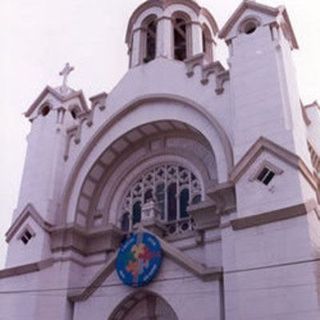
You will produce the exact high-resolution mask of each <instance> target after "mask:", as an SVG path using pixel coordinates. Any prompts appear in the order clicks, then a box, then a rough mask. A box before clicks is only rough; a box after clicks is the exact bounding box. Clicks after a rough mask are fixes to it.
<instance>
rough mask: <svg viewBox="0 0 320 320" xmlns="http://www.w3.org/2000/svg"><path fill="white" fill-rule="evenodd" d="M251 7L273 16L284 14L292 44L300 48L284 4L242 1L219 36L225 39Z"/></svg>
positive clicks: (251, 0) (250, 0)
mask: <svg viewBox="0 0 320 320" xmlns="http://www.w3.org/2000/svg"><path fill="white" fill-rule="evenodd" d="M247 9H251V10H254V11H257V12H261V13H264V14H267V15H270V16H273V17H277V16H278V15H282V16H283V18H284V20H285V22H286V23H287V25H288V28H289V30H288V31H289V33H290V36H291V41H292V46H293V48H295V49H298V48H299V45H298V42H297V39H296V37H295V34H294V31H293V28H292V25H291V22H290V19H289V16H288V13H287V10H286V8H285V7H284V6H279V7H277V8H274V7H270V6H267V5H264V4H261V3H257V2H255V1H253V0H243V1H242V3H241V4H240V5H239V6H238V8H237V9H236V10H235V12H234V13H233V14H232V16H231V17H230V18H229V19H228V21H227V22H226V23H225V25H224V26H223V27H222V29H221V30H220V32H219V38H221V39H224V38H226V36H227V35H228V33H229V32H230V31H231V29H232V28H233V26H234V25H235V24H236V23H237V21H238V20H239V19H240V17H241V16H242V14H243V13H244V12H245V11H246V10H247Z"/></svg>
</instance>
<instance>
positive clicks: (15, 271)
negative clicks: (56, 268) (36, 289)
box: [0, 258, 54, 279]
mask: <svg viewBox="0 0 320 320" xmlns="http://www.w3.org/2000/svg"><path fill="white" fill-rule="evenodd" d="M53 263H54V259H53V258H50V259H46V260H42V261H38V262H35V263H29V264H24V265H22V266H18V267H13V268H8V269H3V270H0V279H4V278H9V277H16V276H20V275H23V274H27V273H32V272H37V271H41V270H43V269H46V268H49V267H51V266H52V265H53Z"/></svg>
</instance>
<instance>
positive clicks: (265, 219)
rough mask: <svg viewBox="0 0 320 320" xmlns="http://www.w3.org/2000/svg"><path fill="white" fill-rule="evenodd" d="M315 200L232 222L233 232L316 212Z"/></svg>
mask: <svg viewBox="0 0 320 320" xmlns="http://www.w3.org/2000/svg"><path fill="white" fill-rule="evenodd" d="M316 208H317V203H316V201H315V200H309V201H308V202H306V203H302V204H298V205H295V206H292V207H287V208H283V209H278V210H274V211H269V212H264V213H260V214H256V215H250V216H248V217H244V218H239V219H234V220H231V226H232V228H233V230H243V229H247V228H252V227H258V226H261V225H265V224H268V223H273V222H279V221H283V220H288V219H292V218H296V217H299V216H303V215H306V214H307V213H309V212H310V211H312V210H316Z"/></svg>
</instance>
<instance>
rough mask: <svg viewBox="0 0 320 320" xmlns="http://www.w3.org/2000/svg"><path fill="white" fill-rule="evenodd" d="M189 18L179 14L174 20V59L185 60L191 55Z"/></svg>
mask: <svg viewBox="0 0 320 320" xmlns="http://www.w3.org/2000/svg"><path fill="white" fill-rule="evenodd" d="M187 21H188V20H187V18H186V17H184V16H182V15H178V16H177V17H175V18H174V20H173V53H174V59H176V60H180V61H184V60H185V59H187V58H188V56H189V55H190V54H189V52H190V50H191V48H190V47H189V46H190V45H191V39H190V25H188V23H187Z"/></svg>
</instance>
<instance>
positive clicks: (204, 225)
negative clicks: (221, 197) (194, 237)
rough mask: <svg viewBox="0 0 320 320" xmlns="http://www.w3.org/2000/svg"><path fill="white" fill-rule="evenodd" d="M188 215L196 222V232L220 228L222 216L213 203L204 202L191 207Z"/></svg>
mask: <svg viewBox="0 0 320 320" xmlns="http://www.w3.org/2000/svg"><path fill="white" fill-rule="evenodd" d="M188 213H189V215H190V216H191V217H192V218H193V220H194V222H195V230H196V231H203V230H207V229H213V228H217V227H219V224H220V215H219V214H218V210H217V206H216V204H215V203H214V202H213V201H203V202H200V203H199V204H194V205H190V206H189V207H188Z"/></svg>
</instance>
